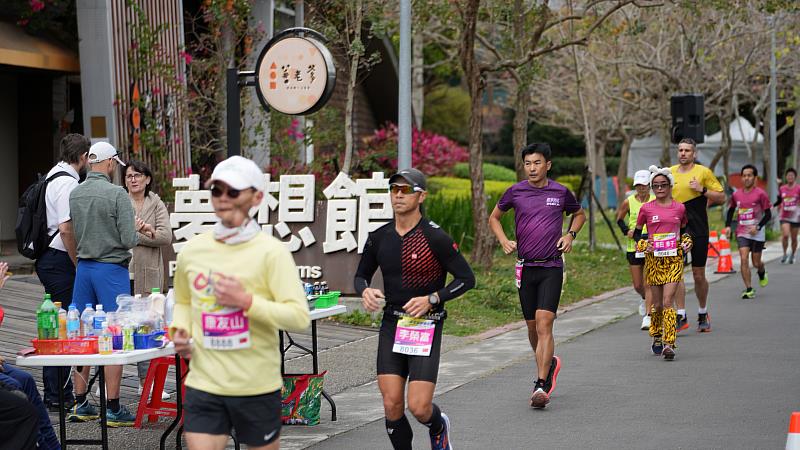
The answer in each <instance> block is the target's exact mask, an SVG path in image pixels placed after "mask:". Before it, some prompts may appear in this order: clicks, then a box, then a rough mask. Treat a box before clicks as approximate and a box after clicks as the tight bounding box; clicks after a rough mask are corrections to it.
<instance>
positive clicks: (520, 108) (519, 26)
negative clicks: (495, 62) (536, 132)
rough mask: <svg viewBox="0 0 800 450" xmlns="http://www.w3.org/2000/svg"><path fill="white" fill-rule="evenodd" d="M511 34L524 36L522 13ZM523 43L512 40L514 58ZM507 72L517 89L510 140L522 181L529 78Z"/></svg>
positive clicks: (519, 7) (518, 7) (518, 2)
mask: <svg viewBox="0 0 800 450" xmlns="http://www.w3.org/2000/svg"><path fill="white" fill-rule="evenodd" d="M523 7H524V5H523V4H522V0H514V10H515V11H523ZM513 32H514V35H515V36H524V35H525V16H524V15H523V14H522V13H518V14H515V16H514V23H513ZM525 43H526V40H525V39H515V40H514V57H516V58H521V57H522V56H524V55H525ZM509 72H510V73H509V74H510V75H511V79H512V80H513V81H514V84H516V88H517V89H516V91H517V92H516V95H517V98H516V101H515V102H514V134H513V137H512V139H511V142H512V143H513V144H512V145H513V146H514V148H513V151H512V153H513V154H514V169H515V171H516V172H517V180H524V179H525V178H527V176H526V175H525V165H524V164H523V162H522V149H523V148H524V147H525V146H526V145H528V105H529V104H530V93H529V92H528V87H529V86H530V85H529V83H528V81H529V77H526V76H524V74H521V73H520V71H516V70H513V69H512V70H511V71H509ZM523 77H524V78H523Z"/></svg>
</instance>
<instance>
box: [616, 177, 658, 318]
mask: <svg viewBox="0 0 800 450" xmlns="http://www.w3.org/2000/svg"><path fill="white" fill-rule="evenodd" d="M633 187H634V189H635V192H634V193H633V194H631V195H630V196H629V197H628V198H626V199H625V200H624V201H623V202H622V204H621V205H620V206H619V208H617V225H619V229H620V230H621V231H622V234H624V235H625V236H626V237H627V238H628V248H627V257H628V267H629V268H630V271H631V279H632V280H633V288H634V289H635V290H636V292H637V293H638V294H639V295H640V296H641V297H642V299H641V300H640V301H639V315H641V316H642V330H649V329H650V308H651V307H652V302H651V299H650V286H648V285H647V284H646V283H645V282H644V252H637V251H636V242H634V240H633V231H634V229H635V228H636V218H637V217H639V209H640V208H641V207H642V205H643V204H645V203H647V202H649V201H652V200H654V199H655V198H656V196H655V195H653V193H652V192H651V191H650V171H648V170H639V171H637V172H636V174H634V176H633ZM642 235H643V239H647V228H644V229H643V230H642Z"/></svg>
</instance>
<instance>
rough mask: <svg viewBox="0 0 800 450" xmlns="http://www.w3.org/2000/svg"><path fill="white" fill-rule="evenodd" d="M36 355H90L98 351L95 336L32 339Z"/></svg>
mask: <svg viewBox="0 0 800 450" xmlns="http://www.w3.org/2000/svg"><path fill="white" fill-rule="evenodd" d="M31 343H32V344H33V348H35V349H36V354H37V355H92V354H95V353H98V351H99V350H98V347H97V337H95V336H91V337H86V338H79V339H32V340H31Z"/></svg>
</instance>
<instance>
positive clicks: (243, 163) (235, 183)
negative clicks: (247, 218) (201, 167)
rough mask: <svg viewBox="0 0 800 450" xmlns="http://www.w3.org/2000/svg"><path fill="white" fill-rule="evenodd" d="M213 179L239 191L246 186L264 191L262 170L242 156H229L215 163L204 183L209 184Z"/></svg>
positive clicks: (246, 187)
mask: <svg viewBox="0 0 800 450" xmlns="http://www.w3.org/2000/svg"><path fill="white" fill-rule="evenodd" d="M215 181H221V182H223V183H225V184H227V185H228V186H230V187H231V188H233V189H237V190H240V191H241V190H244V189H248V188H253V189H255V190H257V191H262V192H263V191H264V172H262V171H261V169H259V168H258V165H257V164H256V163H254V162H253V161H251V160H249V159H247V158H244V157H242V156H231V157H230V158H228V159H226V160H225V161H222V162H221V163H219V164H217V167H214V171H213V172H212V173H211V178H210V179H209V180H208V182H207V183H206V185H207V186H211V185H212V184H213V183H214V182H215Z"/></svg>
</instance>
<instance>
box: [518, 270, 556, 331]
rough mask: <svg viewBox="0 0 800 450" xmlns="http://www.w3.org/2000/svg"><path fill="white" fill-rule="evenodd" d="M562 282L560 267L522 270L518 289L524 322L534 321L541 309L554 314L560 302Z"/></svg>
mask: <svg viewBox="0 0 800 450" xmlns="http://www.w3.org/2000/svg"><path fill="white" fill-rule="evenodd" d="M563 281H564V269H563V268H562V267H533V266H525V267H523V268H522V279H521V280H520V287H519V302H520V304H521V305H522V316H523V317H525V320H534V319H535V317H536V310H537V309H543V310H546V311H550V312H552V313H556V312H557V311H558V302H559V301H560V300H561V284H562V283H563Z"/></svg>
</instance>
